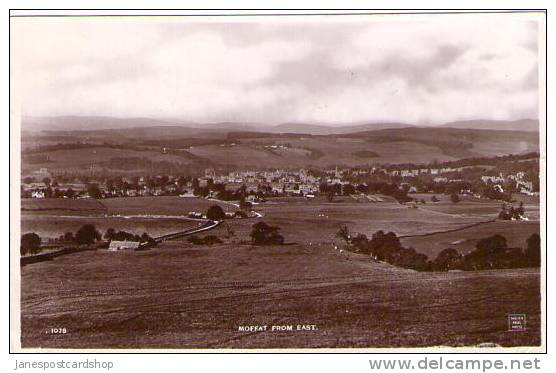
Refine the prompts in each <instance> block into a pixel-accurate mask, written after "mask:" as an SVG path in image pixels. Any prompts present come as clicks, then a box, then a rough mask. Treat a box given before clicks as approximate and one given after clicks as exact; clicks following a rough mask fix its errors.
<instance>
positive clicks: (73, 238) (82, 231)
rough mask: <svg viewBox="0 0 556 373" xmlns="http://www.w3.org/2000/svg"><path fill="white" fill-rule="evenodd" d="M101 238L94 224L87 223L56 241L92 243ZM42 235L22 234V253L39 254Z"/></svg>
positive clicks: (81, 243)
mask: <svg viewBox="0 0 556 373" xmlns="http://www.w3.org/2000/svg"><path fill="white" fill-rule="evenodd" d="M100 240H101V234H100V232H99V231H97V229H96V228H95V226H94V225H92V224H85V225H83V226H82V227H81V228H79V229H78V230H77V232H75V234H74V233H72V232H66V233H64V234H63V235H61V236H60V237H59V238H58V239H57V240H56V241H58V242H59V243H67V244H77V245H90V244H93V243H95V242H96V241H100ZM41 242H42V239H41V237H40V236H39V235H38V234H36V233H34V232H31V233H25V234H24V235H22V236H21V246H20V251H21V255H28V254H38V253H40V252H41V251H42V250H41Z"/></svg>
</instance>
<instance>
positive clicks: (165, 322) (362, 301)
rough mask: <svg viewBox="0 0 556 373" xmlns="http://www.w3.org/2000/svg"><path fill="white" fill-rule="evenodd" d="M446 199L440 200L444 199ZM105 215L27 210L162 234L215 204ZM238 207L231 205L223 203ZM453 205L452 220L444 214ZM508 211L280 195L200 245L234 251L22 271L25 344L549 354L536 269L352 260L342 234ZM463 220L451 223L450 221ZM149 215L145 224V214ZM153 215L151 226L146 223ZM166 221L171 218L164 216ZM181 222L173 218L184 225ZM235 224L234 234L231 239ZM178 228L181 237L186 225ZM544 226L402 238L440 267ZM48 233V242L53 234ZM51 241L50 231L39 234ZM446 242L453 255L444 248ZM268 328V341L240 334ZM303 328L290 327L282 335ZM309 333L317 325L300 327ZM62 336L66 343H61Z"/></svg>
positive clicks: (138, 203)
mask: <svg viewBox="0 0 556 373" xmlns="http://www.w3.org/2000/svg"><path fill="white" fill-rule="evenodd" d="M439 198H441V196H439ZM101 202H102V204H103V206H104V207H105V208H106V212H105V213H106V214H108V217H106V216H104V214H105V213H102V214H97V213H91V214H90V216H83V215H80V214H78V213H77V212H72V211H69V212H67V211H63V212H62V211H57V210H52V211H24V212H23V214H22V227H26V229H32V230H35V231H37V230H39V231H40V232H43V230H44V233H43V234H47V233H48V232H60V233H58V234H57V235H59V234H61V233H64V232H65V231H67V230H72V229H70V228H68V227H74V229H73V230H76V229H77V228H78V227H79V226H81V225H82V224H83V223H84V222H85V221H87V222H93V223H94V224H95V225H96V226H97V228H101V230H105V229H106V228H108V227H109V226H112V227H114V228H116V229H124V230H128V231H132V232H135V233H142V232H143V231H146V232H148V233H149V234H151V235H156V234H157V233H155V232H158V234H162V233H169V232H172V231H176V230H181V229H184V227H185V228H187V227H190V226H192V224H198V223H197V222H192V221H188V220H184V219H179V218H177V216H183V215H185V214H187V212H189V211H206V208H208V206H210V205H212V204H214V203H215V201H208V200H205V199H198V198H179V197H145V198H120V199H106V200H102V201H101ZM222 206H223V207H225V208H226V209H227V210H229V211H233V210H235V207H234V206H232V205H230V204H222ZM447 207H452V209H451V210H447V211H444V210H443V209H444V208H447ZM498 208H499V206H498V204H497V203H492V204H491V203H487V202H485V201H477V200H466V201H462V202H461V203H459V204H457V205H453V204H451V203H449V202H447V200H445V199H444V198H443V197H442V201H441V202H439V203H438V204H436V205H435V206H432V205H431V204H429V203H427V204H426V205H419V208H416V209H415V208H408V206H404V205H400V204H398V203H396V202H392V201H385V202H369V201H365V199H357V200H356V199H353V198H349V197H346V198H338V199H337V202H331V203H330V202H327V201H326V200H324V199H315V200H306V199H303V198H276V199H272V200H270V201H269V202H267V203H264V204H260V205H256V206H255V210H256V211H259V212H261V213H262V214H263V217H262V218H250V219H232V220H227V221H226V222H225V223H224V224H222V225H220V226H218V227H217V228H215V229H213V230H210V231H207V232H205V233H203V234H200V236H203V235H207V234H212V235H216V236H218V237H219V238H221V239H222V240H223V241H224V243H223V244H220V245H215V246H193V245H192V244H190V243H188V242H187V240H186V239H185V238H183V239H181V240H177V241H170V242H164V243H162V244H160V245H159V246H158V247H156V248H154V249H152V250H149V251H143V252H135V251H127V252H118V253H110V252H107V251H106V250H97V251H86V252H80V253H76V254H71V255H66V256H61V257H58V258H56V259H55V260H53V261H50V262H41V263H35V264H30V265H27V266H25V267H22V282H21V292H22V293H21V294H22V298H21V310H22V318H21V321H22V345H23V347H60V348H62V347H65V348H103V347H106V348H141V347H143V348H145V347H149V348H280V347H287V348H295V347H297V348H303V347H400V346H435V345H446V346H469V345H477V344H480V343H497V344H500V345H502V346H523V345H527V346H529V345H539V344H540V274H539V271H538V269H518V270H497V271H477V272H451V273H426V272H414V271H411V270H406V269H401V268H396V267H393V266H390V265H387V264H384V263H375V262H371V261H370V260H369V257H367V256H364V255H358V254H353V253H349V252H340V251H339V250H335V249H334V244H333V242H334V241H336V242H338V241H339V240H338V239H337V238H335V237H334V235H335V233H336V232H337V230H338V228H339V227H340V226H341V225H342V224H346V225H348V226H349V227H350V229H351V230H352V231H355V232H363V233H365V234H367V235H369V236H370V235H371V234H372V233H374V232H375V231H376V230H378V229H383V230H386V231H394V232H396V233H397V234H398V235H407V234H422V233H431V232H438V231H444V230H449V229H455V228H461V227H465V226H467V225H469V224H473V223H476V222H478V221H483V220H484V219H485V218H486V219H488V218H489V217H491V215H492V214H494V213H495V212H496V211H497V210H498ZM450 212H451V213H450ZM139 215H144V216H143V217H140V216H139ZM145 215H147V216H145ZM153 215H161V216H164V218H162V217H160V218H153ZM172 216H173V217H172ZM261 220H263V221H265V222H267V223H269V224H272V225H277V226H279V227H280V228H281V232H282V234H283V235H284V236H285V238H286V242H290V243H292V242H294V243H295V244H292V245H287V246H274V247H253V246H250V245H246V244H245V242H246V241H247V240H248V238H249V237H248V235H249V231H250V229H251V226H252V225H253V224H254V223H256V222H257V221H261ZM226 225H229V226H230V227H231V228H232V229H233V230H234V231H235V236H234V237H231V238H227V237H226V236H227V229H226ZM178 227H179V229H178ZM535 230H536V231H538V222H536V221H530V222H503V221H496V222H494V223H487V224H482V225H479V226H476V227H474V228H468V229H463V230H460V231H457V232H450V233H440V234H434V235H432V236H426V237H413V238H404V239H402V242H403V244H404V245H406V246H410V245H411V246H414V247H415V248H416V249H418V250H419V251H422V252H425V253H426V254H428V255H429V256H430V257H431V258H432V257H433V256H434V254H435V253H436V252H438V251H440V250H442V249H444V248H446V247H448V246H450V244H451V243H453V242H455V241H458V240H461V242H459V243H458V244H457V245H456V244H454V245H455V246H457V247H458V248H459V249H461V250H467V249H468V248H470V247H472V246H473V245H474V244H475V242H476V239H477V238H482V237H486V236H488V235H491V234H494V233H502V234H504V236H506V237H507V238H508V241H509V242H510V245H515V244H516V242H522V241H523V240H524V239H525V238H526V237H528V235H529V234H530V232H533V231H535ZM40 232H39V234H41V233H40ZM41 235H42V234H41ZM446 245H448V246H446ZM510 313H525V314H527V326H528V329H527V331H525V332H521V333H514V332H508V331H507V315H508V314H510ZM248 325H268V330H267V331H266V332H241V331H239V330H238V328H239V327H240V326H248ZM272 325H280V326H287V325H291V326H292V328H293V330H291V331H281V332H278V331H274V332H273V331H271V327H272ZM297 325H316V327H315V330H302V331H296V330H295V329H297ZM52 327H59V328H66V329H67V330H68V333H67V334H64V335H52V334H47V333H46V331H47V330H48V329H49V328H52Z"/></svg>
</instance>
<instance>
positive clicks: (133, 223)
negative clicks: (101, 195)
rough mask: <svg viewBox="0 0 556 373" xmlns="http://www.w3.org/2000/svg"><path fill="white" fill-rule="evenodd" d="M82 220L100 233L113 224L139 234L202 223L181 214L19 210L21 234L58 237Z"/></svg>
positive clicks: (76, 228) (179, 229)
mask: <svg viewBox="0 0 556 373" xmlns="http://www.w3.org/2000/svg"><path fill="white" fill-rule="evenodd" d="M85 224H93V225H94V226H95V227H96V229H97V230H98V231H100V232H101V233H104V232H105V231H106V230H107V229H108V228H114V229H116V230H124V231H127V232H130V233H134V234H139V235H140V234H142V233H143V232H147V233H148V234H149V235H151V236H153V237H156V236H160V235H163V234H168V233H172V232H179V231H182V230H185V229H189V228H193V227H195V226H197V225H199V224H202V223H199V222H198V221H194V220H189V219H184V218H150V217H133V218H124V217H118V216H81V215H54V214H52V215H49V214H32V213H31V214H29V213H22V214H21V234H24V233H28V232H35V233H37V234H38V235H39V236H40V237H42V238H43V240H44V239H46V238H57V237H59V236H60V235H62V234H64V233H65V232H73V233H75V232H76V231H77V230H78V229H79V228H81V227H82V226H83V225H85Z"/></svg>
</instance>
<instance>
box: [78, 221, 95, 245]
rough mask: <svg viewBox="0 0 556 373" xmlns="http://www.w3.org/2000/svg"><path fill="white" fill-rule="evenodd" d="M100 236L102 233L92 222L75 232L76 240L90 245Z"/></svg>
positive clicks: (81, 243)
mask: <svg viewBox="0 0 556 373" xmlns="http://www.w3.org/2000/svg"><path fill="white" fill-rule="evenodd" d="M100 238H101V236H100V233H99V232H98V231H97V230H96V228H95V226H94V225H92V224H85V225H84V226H82V227H81V228H79V230H78V231H77V233H76V234H75V241H76V242H77V243H78V244H80V245H90V244H92V243H94V242H95V241H98V240H100Z"/></svg>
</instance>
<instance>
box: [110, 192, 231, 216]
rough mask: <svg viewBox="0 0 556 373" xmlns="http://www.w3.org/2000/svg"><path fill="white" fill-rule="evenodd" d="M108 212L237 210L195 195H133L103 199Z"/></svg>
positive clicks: (156, 213) (152, 213)
mask: <svg viewBox="0 0 556 373" xmlns="http://www.w3.org/2000/svg"><path fill="white" fill-rule="evenodd" d="M102 204H103V205H104V206H106V208H107V210H108V213H109V214H112V215H170V216H172V215H178V216H186V215H187V214H188V213H189V212H190V211H196V212H202V213H205V212H206V211H207V210H208V208H209V207H210V206H212V205H219V206H220V207H222V208H223V209H224V211H229V212H234V211H236V210H237V208H236V207H235V206H233V205H232V204H230V203H222V202H218V201H214V200H207V199H205V198H197V197H176V196H163V197H133V198H126V197H123V198H108V199H103V200H102Z"/></svg>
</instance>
